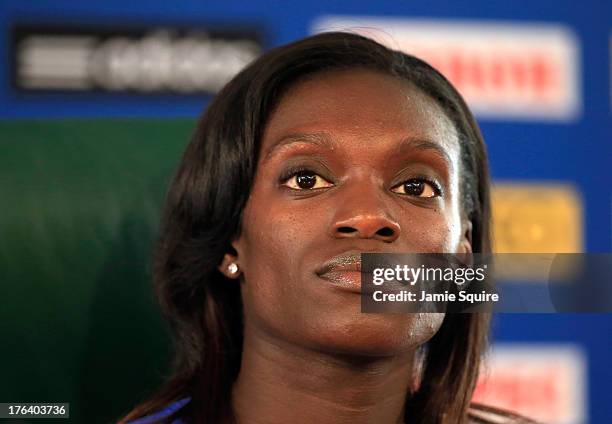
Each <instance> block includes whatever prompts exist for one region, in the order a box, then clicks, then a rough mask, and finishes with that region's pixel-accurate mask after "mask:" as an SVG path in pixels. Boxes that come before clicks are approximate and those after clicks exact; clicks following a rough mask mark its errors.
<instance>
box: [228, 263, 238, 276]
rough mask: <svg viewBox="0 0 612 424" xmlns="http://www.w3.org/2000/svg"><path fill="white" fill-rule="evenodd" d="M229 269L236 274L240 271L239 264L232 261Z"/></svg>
mask: <svg viewBox="0 0 612 424" xmlns="http://www.w3.org/2000/svg"><path fill="white" fill-rule="evenodd" d="M227 270H228V271H229V272H230V274H236V273H237V272H238V265H236V264H235V263H234V262H232V263H231V264H229V265H228V267H227Z"/></svg>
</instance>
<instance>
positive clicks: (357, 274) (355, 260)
mask: <svg viewBox="0 0 612 424" xmlns="http://www.w3.org/2000/svg"><path fill="white" fill-rule="evenodd" d="M361 271H362V270H361V254H360V253H354V252H351V253H345V254H342V255H338V256H334V257H333V258H331V259H330V260H328V261H327V262H325V263H324V264H323V265H322V266H321V267H320V268H319V269H317V271H316V274H317V276H318V277H319V278H321V279H323V280H326V281H327V282H329V283H331V284H333V285H334V287H336V288H338V289H340V290H343V291H348V292H351V293H358V294H362V293H364V291H363V289H362V282H361V277H362V275H363V274H362V272H361Z"/></svg>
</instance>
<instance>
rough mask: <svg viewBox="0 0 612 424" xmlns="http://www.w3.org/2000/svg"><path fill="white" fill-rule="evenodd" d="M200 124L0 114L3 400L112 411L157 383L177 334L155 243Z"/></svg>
mask: <svg viewBox="0 0 612 424" xmlns="http://www.w3.org/2000/svg"><path fill="white" fill-rule="evenodd" d="M194 124H195V122H194V121H193V120H186V119H185V120H129V121H128V120H73V121H10V122H9V121H4V122H0V201H1V207H0V290H1V303H0V336H1V345H0V352H1V353H0V401H1V402H70V415H71V418H70V420H69V421H70V422H75V423H107V422H113V421H114V420H115V419H117V418H118V417H119V416H120V415H122V414H123V413H125V412H127V411H128V410H129V409H130V408H131V407H132V406H133V405H134V404H135V403H136V402H138V401H139V400H142V399H143V398H144V397H146V395H147V394H149V393H151V392H152V391H153V390H154V389H155V388H156V387H158V386H159V384H160V382H161V381H162V379H163V377H164V375H165V374H166V373H167V371H168V363H169V354H170V342H169V337H168V333H167V330H166V328H165V326H164V323H163V320H162V318H161V316H160V314H159V312H158V310H157V308H156V304H155V300H154V299H153V295H152V290H151V283H150V281H151V275H150V274H151V273H150V267H151V264H150V260H151V249H152V245H153V241H154V240H155V237H156V231H157V227H158V224H159V217H160V212H161V205H162V203H163V198H164V195H165V191H166V188H167V184H168V182H169V179H170V177H171V175H172V172H173V170H174V168H175V167H176V165H177V163H178V161H179V159H180V155H181V154H182V151H183V149H184V147H185V145H186V143H187V141H188V139H189V136H190V134H191V131H192V129H193V127H194ZM47 421H48V422H55V423H57V422H58V420H43V419H33V420H17V421H15V422H35V423H43V422H47ZM60 421H61V422H67V421H66V420H60Z"/></svg>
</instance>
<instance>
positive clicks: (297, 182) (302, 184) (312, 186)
mask: <svg viewBox="0 0 612 424" xmlns="http://www.w3.org/2000/svg"><path fill="white" fill-rule="evenodd" d="M283 185H285V186H287V187H289V188H291V189H293V190H316V189H318V188H327V187H332V186H333V184H332V183H330V182H329V181H327V180H326V179H324V178H323V177H321V176H320V175H318V174H316V173H314V172H312V171H308V170H302V171H297V172H294V173H293V174H292V175H291V176H290V177H289V178H286V179H284V183H283Z"/></svg>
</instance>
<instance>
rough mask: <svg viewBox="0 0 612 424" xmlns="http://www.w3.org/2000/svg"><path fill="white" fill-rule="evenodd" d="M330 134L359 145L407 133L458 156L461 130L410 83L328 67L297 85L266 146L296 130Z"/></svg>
mask: <svg viewBox="0 0 612 424" xmlns="http://www.w3.org/2000/svg"><path fill="white" fill-rule="evenodd" d="M320 131H324V132H330V133H331V134H335V135H337V136H338V137H337V139H336V141H338V142H341V141H342V140H343V136H348V137H350V142H351V144H352V145H353V146H354V147H359V146H362V147H364V148H372V147H374V145H377V144H380V143H379V142H381V141H382V140H383V139H396V140H402V139H404V138H406V137H408V138H415V139H422V140H427V141H431V142H434V143H437V144H440V146H441V147H442V148H444V149H445V150H446V151H448V152H449V154H452V153H456V154H458V150H459V143H458V139H457V134H456V129H455V127H454V125H453V123H452V122H451V120H450V119H449V118H448V116H447V115H446V114H445V113H444V111H443V110H442V108H441V107H440V106H439V105H438V104H437V103H436V102H435V101H434V100H433V99H431V98H430V97H429V96H428V95H426V94H425V93H423V92H422V91H421V90H420V89H418V88H416V87H415V86H414V85H413V84H411V83H410V82H408V81H405V80H402V79H399V78H396V77H393V76H389V75H385V74H382V73H379V72H376V71H371V70H365V69H352V70H341V71H337V70H334V71H325V72H320V73H317V74H314V75H313V76H310V77H308V78H306V79H303V80H300V81H299V82H297V83H295V84H293V85H292V86H291V87H290V88H289V89H288V90H287V91H286V92H285V93H284V94H283V96H282V97H281V99H280V100H279V102H278V104H277V106H276V107H275V109H274V110H273V111H272V113H271V115H270V117H269V119H268V122H267V125H266V128H265V131H264V137H263V144H262V146H261V149H262V152H263V153H264V155H265V154H266V153H269V150H270V149H271V148H273V147H274V146H273V144H274V142H275V140H277V139H279V138H282V137H284V136H286V135H287V134H291V133H296V132H299V133H308V132H320Z"/></svg>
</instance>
